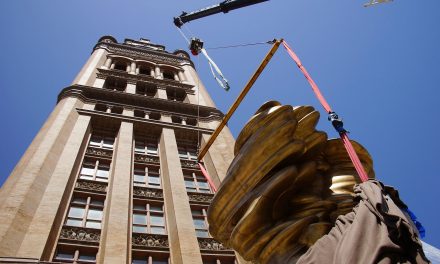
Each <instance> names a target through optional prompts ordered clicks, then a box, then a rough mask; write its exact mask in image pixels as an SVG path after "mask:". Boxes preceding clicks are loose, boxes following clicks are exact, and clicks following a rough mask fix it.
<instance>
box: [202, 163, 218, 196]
mask: <svg viewBox="0 0 440 264" xmlns="http://www.w3.org/2000/svg"><path fill="white" fill-rule="evenodd" d="M199 167H200V170H201V171H202V173H203V176H205V179H206V180H207V181H208V183H209V186H211V189H212V190H213V191H214V193H216V192H217V187H215V185H214V182H213V181H212V179H211V177H210V176H209V174H208V172H207V171H206V169H205V167H203V165H202V163H200V162H199Z"/></svg>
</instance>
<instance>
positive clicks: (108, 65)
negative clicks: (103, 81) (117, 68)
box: [104, 57, 112, 69]
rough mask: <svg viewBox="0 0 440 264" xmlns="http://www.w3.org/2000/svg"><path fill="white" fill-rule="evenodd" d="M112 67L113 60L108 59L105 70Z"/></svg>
mask: <svg viewBox="0 0 440 264" xmlns="http://www.w3.org/2000/svg"><path fill="white" fill-rule="evenodd" d="M110 66H112V58H110V57H108V58H107V60H106V61H105V64H104V69H110Z"/></svg>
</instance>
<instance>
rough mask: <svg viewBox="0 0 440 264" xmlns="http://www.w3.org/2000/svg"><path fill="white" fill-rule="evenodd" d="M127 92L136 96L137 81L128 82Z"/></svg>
mask: <svg viewBox="0 0 440 264" xmlns="http://www.w3.org/2000/svg"><path fill="white" fill-rule="evenodd" d="M125 92H127V93H130V94H135V93H136V81H131V80H128V81H127V87H126V88H125Z"/></svg>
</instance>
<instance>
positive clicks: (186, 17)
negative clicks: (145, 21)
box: [174, 0, 269, 28]
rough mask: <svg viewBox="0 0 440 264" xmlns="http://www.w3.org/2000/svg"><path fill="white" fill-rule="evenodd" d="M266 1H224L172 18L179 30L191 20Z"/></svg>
mask: <svg viewBox="0 0 440 264" xmlns="http://www.w3.org/2000/svg"><path fill="white" fill-rule="evenodd" d="M266 1H269V0H225V1H223V2H221V3H219V4H215V5H213V6H209V7H205V8H202V9H200V10H197V11H194V12H191V13H187V12H182V14H181V15H180V16H178V17H174V25H176V27H179V28H180V27H181V26H183V24H185V23H186V22H190V21H192V20H196V19H199V18H202V17H206V16H210V15H215V14H218V13H221V12H223V13H228V12H229V11H231V10H235V9H238V8H242V7H246V6H250V5H255V4H258V3H262V2H266Z"/></svg>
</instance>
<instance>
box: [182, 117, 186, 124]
mask: <svg viewBox="0 0 440 264" xmlns="http://www.w3.org/2000/svg"><path fill="white" fill-rule="evenodd" d="M182 125H186V117H182Z"/></svg>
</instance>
